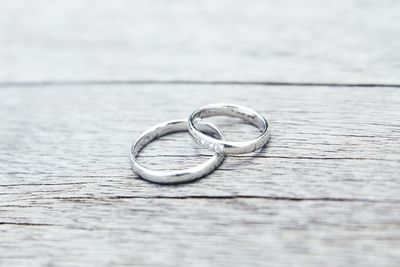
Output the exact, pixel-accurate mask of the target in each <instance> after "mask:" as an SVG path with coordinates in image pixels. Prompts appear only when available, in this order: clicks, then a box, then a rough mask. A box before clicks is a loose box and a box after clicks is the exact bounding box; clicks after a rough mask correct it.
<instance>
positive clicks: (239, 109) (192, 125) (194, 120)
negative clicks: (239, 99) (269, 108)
mask: <svg viewBox="0 0 400 267" xmlns="http://www.w3.org/2000/svg"><path fill="white" fill-rule="evenodd" d="M213 116H229V117H236V118H241V119H243V120H245V121H246V122H248V123H250V124H252V125H254V126H256V127H257V128H258V129H259V130H260V131H261V132H262V133H261V135H259V136H258V137H256V138H254V139H252V140H248V141H243V142H229V141H225V140H218V139H215V138H213V137H211V136H209V135H207V134H206V133H203V132H202V131H201V130H200V129H198V125H199V124H198V121H199V120H201V119H204V118H208V117H213ZM188 124H189V133H190V135H191V136H192V137H193V139H194V140H195V141H196V142H197V143H198V144H200V145H201V146H204V147H206V148H208V149H210V150H213V151H215V152H217V153H224V154H226V155H228V154H244V153H250V152H253V151H255V150H257V149H259V148H261V147H263V146H264V145H265V144H266V143H267V142H268V138H269V132H270V127H269V126H268V122H267V120H266V119H265V118H264V117H263V116H261V115H260V114H259V113H257V112H256V111H254V110H252V109H249V108H246V107H243V106H238V105H234V104H223V103H220V104H211V105H207V106H203V107H201V108H199V109H197V110H195V111H194V112H193V113H192V114H191V115H190V117H189V122H188Z"/></svg>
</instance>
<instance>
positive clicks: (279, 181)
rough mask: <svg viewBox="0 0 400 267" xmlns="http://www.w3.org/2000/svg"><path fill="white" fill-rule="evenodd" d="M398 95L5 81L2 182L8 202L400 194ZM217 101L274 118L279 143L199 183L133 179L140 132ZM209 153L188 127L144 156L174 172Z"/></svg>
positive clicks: (234, 160) (236, 132) (238, 129)
mask: <svg viewBox="0 0 400 267" xmlns="http://www.w3.org/2000/svg"><path fill="white" fill-rule="evenodd" d="M244 90H246V94H245V95H244V94H243V93H242V92H243V91H244ZM399 95H400V91H399V90H397V89H389V88H386V89H382V88H370V89H351V90H350V89H348V88H340V89H339V88H301V89H299V88H292V87H266V88H261V87H246V88H242V87H224V86H220V87H215V86H201V87H191V86H170V87H165V86H120V87H114V88H113V89H112V90H110V88H109V87H108V86H104V87H102V86H97V87H86V88H80V87H68V88H57V87H47V88H29V89H2V90H0V96H1V105H2V107H3V108H2V112H1V113H0V116H1V118H0V119H1V121H2V122H3V123H2V125H1V128H0V132H1V143H0V149H1V151H2V153H1V161H0V167H1V168H0V171H1V178H0V184H1V185H2V187H1V188H2V189H1V190H4V191H3V193H4V192H7V193H11V195H9V194H7V195H5V196H1V198H3V199H4V198H6V199H10V198H13V197H18V198H19V197H28V198H31V197H34V196H37V197H39V198H42V197H50V198H52V197H55V196H63V195H66V196H68V195H71V196H82V197H85V196H98V197H99V196H118V195H141V196H160V195H163V196H183V195H187V196H191V195H196V196H197V195H209V196H220V195H223V196H226V195H251V196H266V197H271V196H272V197H296V198H339V199H340V198H346V199H347V198H349V199H368V200H376V201H386V200H390V201H391V200H396V201H398V200H400V198H399V188H400V184H399V183H400V181H399V179H398V174H399V172H400V154H399V150H400V141H399V140H400V139H399V134H400V131H399V125H400V121H399V120H400V116H398V115H399V108H398V107H399V106H400V98H399ZM155 96H157V97H155ZM216 101H227V102H236V103H240V104H244V105H247V106H250V107H253V108H254V109H256V110H259V111H260V112H262V113H263V114H265V116H267V117H268V118H269V120H270V121H271V125H272V137H271V141H270V143H269V146H268V147H267V148H266V149H265V150H264V151H263V152H262V153H258V154H257V153H256V154H254V155H243V156H236V157H229V158H227V159H226V160H225V162H224V164H223V165H222V166H221V167H220V168H219V170H218V171H216V172H214V173H213V174H212V175H210V176H209V177H207V178H205V179H202V180H200V181H199V182H197V183H193V184H187V185H184V186H178V187H171V188H165V187H160V186H156V185H151V184H148V183H146V182H144V181H141V180H137V179H132V178H133V177H134V175H133V174H132V172H131V170H130V167H129V164H128V158H127V150H128V147H129V145H130V143H131V142H132V140H133V139H134V138H135V137H136V136H137V135H138V134H140V132H142V131H144V130H145V129H147V128H148V127H150V126H152V125H154V124H156V123H159V122H162V121H165V120H170V119H176V118H185V117H187V115H188V114H189V113H190V111H191V110H193V108H195V107H198V106H200V105H202V104H206V103H212V102H216ZM223 129H225V132H227V133H228V135H227V137H228V138H229V133H231V135H230V136H231V137H232V136H233V137H238V136H240V135H242V138H246V137H249V136H251V134H249V133H246V132H245V130H247V129H252V128H251V127H245V126H243V125H237V124H232V126H231V127H229V126H226V127H224V128H223ZM250 133H251V131H250ZM253 133H254V132H253ZM181 140H182V141H181ZM207 154H208V152H207V151H206V150H202V149H199V148H197V147H196V145H194V144H193V143H192V141H191V140H190V138H189V137H188V136H187V135H185V134H184V133H182V134H180V135H171V136H168V138H165V141H164V142H161V141H159V142H155V143H152V144H151V145H150V146H149V147H148V149H146V150H144V153H143V161H144V162H147V163H148V164H154V166H155V167H156V168H168V167H170V168H173V167H179V166H181V165H182V164H187V165H190V164H195V163H196V162H197V163H200V162H202V161H203V160H204V159H205V157H206V156H207ZM199 155H201V156H199ZM208 155H209V154H208ZM77 184H78V186H77ZM33 185H36V186H33ZM19 192H29V193H30V194H28V195H26V196H25V195H24V196H21V195H19V194H18V193H19ZM36 192H37V194H36ZM43 192H46V194H45V195H43ZM3 201H4V200H3Z"/></svg>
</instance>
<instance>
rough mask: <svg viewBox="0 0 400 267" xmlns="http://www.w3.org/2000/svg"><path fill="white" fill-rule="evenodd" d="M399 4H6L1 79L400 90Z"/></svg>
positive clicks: (357, 0)
mask: <svg viewBox="0 0 400 267" xmlns="http://www.w3.org/2000/svg"><path fill="white" fill-rule="evenodd" d="M399 10H400V2H399V1H395V0H380V1H372V0H366V1H363V0H351V1H349V0H335V1H319V0H302V1H298V0H279V1H277V0H275V1H274V0H270V1H265V0H248V1H239V0H223V1H213V0H200V1H185V0H171V1H161V0H150V1H144V0H134V1H130V0H113V1H112V3H110V1H107V0H68V1H67V0H64V1H62V0H61V1H52V0H36V1H29V0H13V1H7V0H2V1H0V70H1V71H0V81H1V82H29V81H35V82H38V81H39V82H40V81H48V80H61V81H69V82H71V81H76V80H78V81H80V80H200V81H204V80H248V81H270V82H271V81H272V82H311V83H318V82H319V83H368V84H370V83H383V84H393V83H394V84H399V83H400V75H399V69H400V53H399V51H400V38H399V32H400V24H399V23H398V21H400V12H399Z"/></svg>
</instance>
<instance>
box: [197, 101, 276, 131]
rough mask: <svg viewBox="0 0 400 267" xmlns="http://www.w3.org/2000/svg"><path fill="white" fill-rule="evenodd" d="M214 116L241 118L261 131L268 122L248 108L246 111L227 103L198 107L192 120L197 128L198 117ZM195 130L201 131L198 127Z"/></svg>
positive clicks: (265, 127)
mask: <svg viewBox="0 0 400 267" xmlns="http://www.w3.org/2000/svg"><path fill="white" fill-rule="evenodd" d="M215 116H228V117H234V118H240V119H243V120H244V121H246V122H248V123H250V124H252V125H254V126H256V127H257V128H258V129H259V130H260V131H261V132H264V131H265V130H266V129H267V127H268V124H266V123H265V120H264V119H263V118H262V117H261V116H260V115H258V114H256V113H254V112H252V111H250V110H249V111H248V110H245V109H242V108H238V107H236V106H228V105H227V106H224V107H207V108H204V109H200V110H199V111H198V112H197V113H196V114H195V116H194V117H193V120H195V121H196V124H195V127H196V128H198V127H197V126H198V124H199V123H198V120H199V119H204V118H209V117H215ZM197 130H199V131H201V129H199V128H198V129H197Z"/></svg>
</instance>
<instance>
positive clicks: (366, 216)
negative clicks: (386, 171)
mask: <svg viewBox="0 0 400 267" xmlns="http://www.w3.org/2000/svg"><path fill="white" fill-rule="evenodd" d="M19 205H20V204H18V205H17V206H4V204H2V203H0V209H1V214H2V215H1V216H2V220H8V221H10V222H11V223H9V224H8V223H7V222H4V223H5V224H2V225H0V232H1V237H2V242H0V251H1V252H2V253H1V256H0V264H1V265H2V266H23V265H27V263H28V262H29V265H30V266H53V265H56V266H89V265H90V266H92V265H96V266H110V265H112V266H132V265H134V266H210V265H213V266H265V265H273V266H299V265H307V266H338V265H340V266H348V265H355V266H397V265H398V262H399V261H400V221H399V216H400V213H399V209H398V204H383V203H356V202H326V201H288V200H282V201H276V200H262V199H241V198H237V199H115V200H110V199H108V200H93V199H88V200H79V201H78V200H69V199H57V200H54V199H52V200H43V199H38V200H36V201H35V202H32V203H30V204H29V205H27V206H19ZM27 222H31V223H33V224H31V225H29V224H27ZM18 223H20V224H18ZM34 223H37V224H34Z"/></svg>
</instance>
